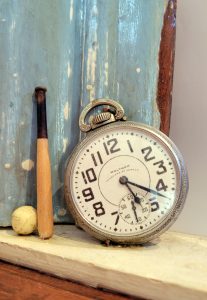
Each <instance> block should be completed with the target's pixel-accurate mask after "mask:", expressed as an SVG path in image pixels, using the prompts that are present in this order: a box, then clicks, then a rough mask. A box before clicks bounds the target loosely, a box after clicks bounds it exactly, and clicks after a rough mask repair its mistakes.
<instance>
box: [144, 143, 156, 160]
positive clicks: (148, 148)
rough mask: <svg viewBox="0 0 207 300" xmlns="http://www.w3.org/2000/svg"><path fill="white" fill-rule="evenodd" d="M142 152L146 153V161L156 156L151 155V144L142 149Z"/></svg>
mask: <svg viewBox="0 0 207 300" xmlns="http://www.w3.org/2000/svg"><path fill="white" fill-rule="evenodd" d="M141 152H142V154H144V159H145V161H150V160H152V159H155V156H153V155H151V153H152V148H151V147H150V146H148V147H145V148H143V149H141Z"/></svg>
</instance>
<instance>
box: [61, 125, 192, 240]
mask: <svg viewBox="0 0 207 300" xmlns="http://www.w3.org/2000/svg"><path fill="white" fill-rule="evenodd" d="M123 126H124V127H125V128H126V127H128V128H132V127H133V128H136V129H139V130H141V131H143V132H147V133H148V134H151V135H152V136H155V137H156V139H158V140H159V142H160V143H161V144H163V145H164V147H166V148H168V151H169V152H170V153H171V154H172V158H173V161H174V163H175V164H176V165H177V168H176V176H177V178H178V179H179V183H178V188H179V190H177V193H176V200H175V203H174V205H173V207H172V209H171V210H170V212H169V213H168V214H167V215H166V218H164V220H163V222H161V223H159V224H158V225H157V226H153V227H152V229H151V230H149V232H147V233H146V232H144V233H142V234H140V233H139V235H133V236H132V235H131V236H118V235H117V234H116V235H113V234H108V233H106V232H103V231H101V228H100V229H97V228H95V227H93V226H92V225H91V224H90V223H89V222H87V220H86V219H85V218H84V217H83V216H82V215H81V214H80V212H79V211H78V209H77V208H76V205H75V201H76V200H75V199H73V195H72V192H71V180H72V179H71V178H72V177H71V175H72V170H73V165H74V162H75V161H76V158H77V157H78V155H79V154H80V152H81V151H82V149H83V147H84V146H85V145H86V144H87V143H88V142H89V141H90V140H91V141H93V140H94V139H95V138H96V137H97V136H99V135H100V134H102V133H103V132H107V130H108V128H110V129H111V128H119V129H120V128H121V127H123ZM68 179H69V180H68ZM64 192H65V200H66V203H67V206H68V209H69V212H70V213H71V215H72V216H73V218H74V220H75V222H76V224H77V225H78V226H80V227H81V228H82V229H84V230H85V231H86V232H88V233H89V234H91V235H92V236H94V237H95V238H97V239H99V240H101V241H106V240H110V241H113V242H115V243H119V244H143V243H145V242H148V241H150V240H152V239H155V238H157V237H158V236H160V235H161V234H162V233H163V232H164V231H166V230H167V229H168V228H169V227H170V226H171V225H172V224H173V223H174V222H175V221H176V219H177V217H178V216H179V214H180V212H181V211H182V208H183V206H184V203H185V199H186V196H187V192H188V175H187V170H186V167H185V163H184V160H183V157H182V155H181V153H180V151H179V150H178V148H177V147H176V145H175V144H174V143H173V142H172V141H171V140H170V139H169V138H168V137H167V136H166V135H165V134H163V133H162V132H160V131H159V130H157V129H155V128H154V127H151V126H149V125H144V124H139V123H136V122H132V121H125V122H123V121H117V122H115V123H111V124H108V125H105V126H103V127H100V128H98V129H96V130H94V131H92V132H89V133H88V134H87V135H86V137H85V138H84V139H83V140H82V141H81V142H80V143H79V144H78V145H77V146H76V147H75V148H74V150H73V152H72V154H71V156H70V158H69V160H68V162H67V166H66V172H65V182H64Z"/></svg>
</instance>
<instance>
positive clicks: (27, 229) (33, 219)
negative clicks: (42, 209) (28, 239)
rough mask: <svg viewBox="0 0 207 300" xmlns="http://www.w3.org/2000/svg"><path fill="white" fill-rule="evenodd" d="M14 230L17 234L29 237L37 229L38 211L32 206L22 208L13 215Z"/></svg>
mask: <svg viewBox="0 0 207 300" xmlns="http://www.w3.org/2000/svg"><path fill="white" fill-rule="evenodd" d="M12 228H13V230H14V231H15V232H16V233H17V234H22V235H28V234H31V233H32V232H33V231H35V229H36V228H37V211H36V209H35V208H34V207H32V206H21V207H18V208H17V209H15V210H14V211H13V213H12Z"/></svg>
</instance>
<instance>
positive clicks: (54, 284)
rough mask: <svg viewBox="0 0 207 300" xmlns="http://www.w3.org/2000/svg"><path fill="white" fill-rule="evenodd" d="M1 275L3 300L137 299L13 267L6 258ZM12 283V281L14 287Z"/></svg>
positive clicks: (1, 296)
mask: <svg viewBox="0 0 207 300" xmlns="http://www.w3.org/2000/svg"><path fill="white" fill-rule="evenodd" d="M0 276H1V283H0V287H1V288H0V299H2V300H3V299H7V300H10V299H11V300H12V299H21V300H28V299H35V300H40V299H41V300H44V299H47V300H50V299H51V300H63V299H70V300H75V299H76V300H89V299H102V300H105V299H107V300H124V299H135V298H134V297H133V298H132V297H130V296H122V295H117V294H113V293H110V292H108V291H101V290H98V289H94V288H91V287H86V286H83V285H80V284H78V283H74V282H71V281H68V280H63V279H60V278H55V277H52V276H49V275H46V274H42V273H39V272H35V271H32V270H29V269H26V268H21V267H18V266H14V265H11V264H8V263H5V262H3V261H0ZM11 282H12V283H13V284H12V287H11ZM136 299H138V298H136ZM140 300H141V299H140Z"/></svg>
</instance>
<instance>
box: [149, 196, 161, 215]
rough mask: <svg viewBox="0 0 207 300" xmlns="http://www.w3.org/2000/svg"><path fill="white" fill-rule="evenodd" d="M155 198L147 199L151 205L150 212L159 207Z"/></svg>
mask: <svg viewBox="0 0 207 300" xmlns="http://www.w3.org/2000/svg"><path fill="white" fill-rule="evenodd" d="M156 200H157V199H156V198H155V197H153V198H151V199H149V201H150V205H151V212H154V211H157V210H158V209H159V208H160V206H159V203H158V202H157V201H156Z"/></svg>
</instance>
